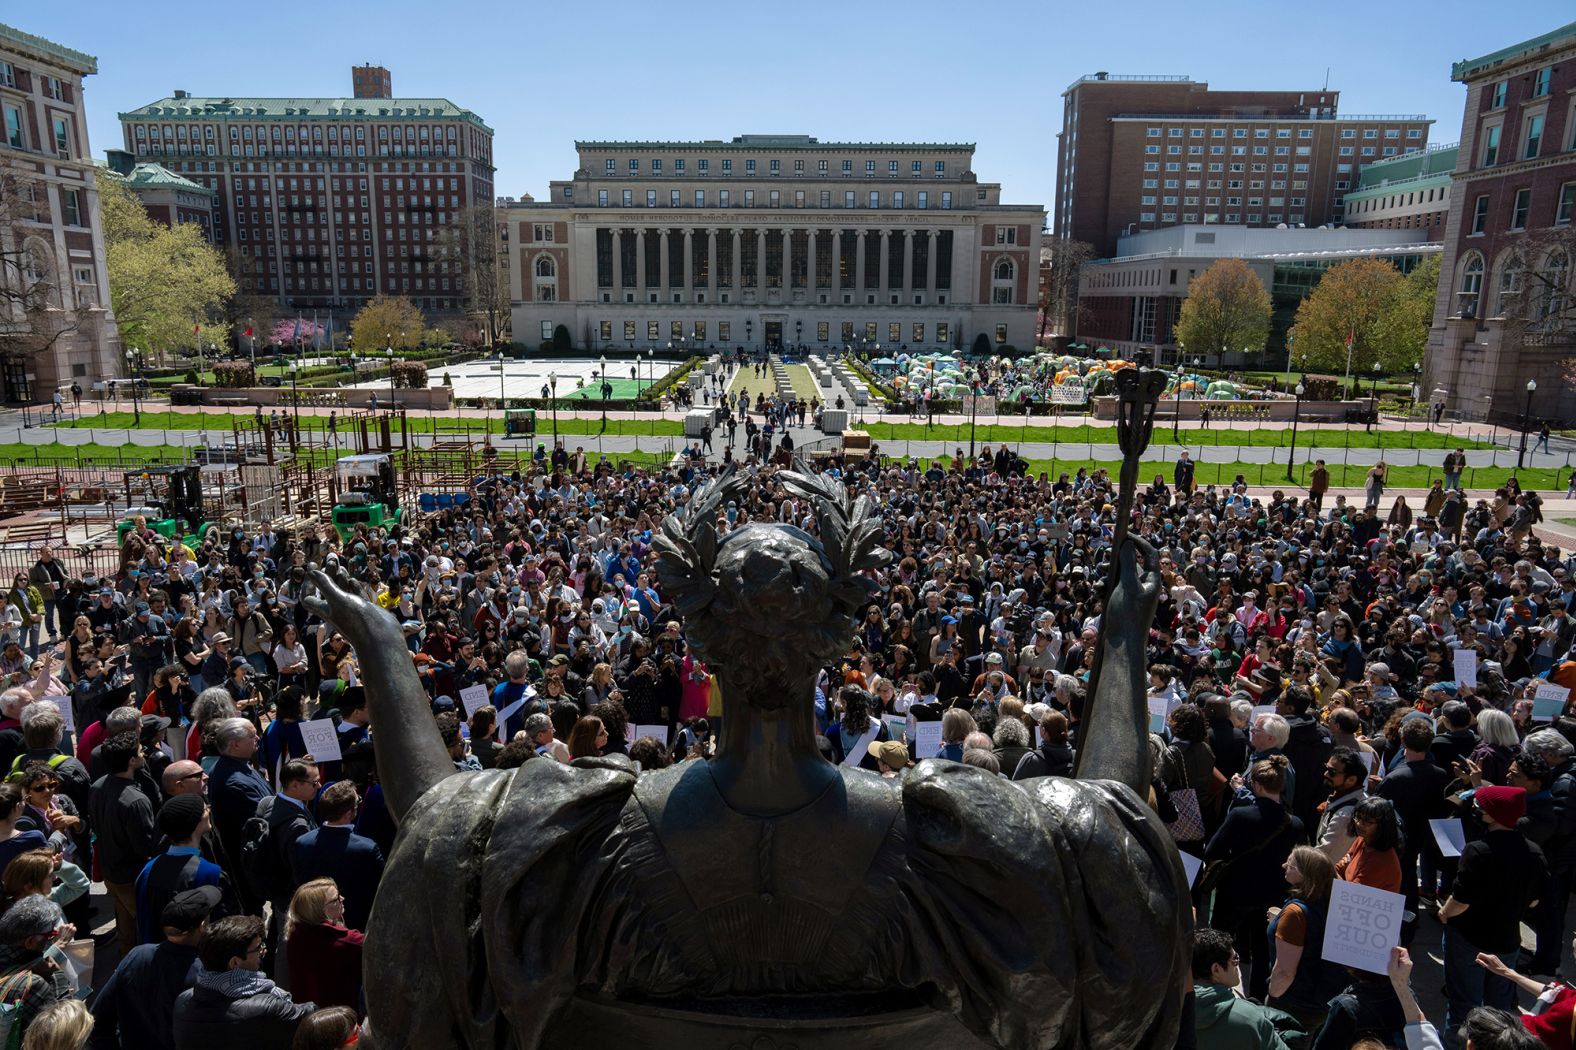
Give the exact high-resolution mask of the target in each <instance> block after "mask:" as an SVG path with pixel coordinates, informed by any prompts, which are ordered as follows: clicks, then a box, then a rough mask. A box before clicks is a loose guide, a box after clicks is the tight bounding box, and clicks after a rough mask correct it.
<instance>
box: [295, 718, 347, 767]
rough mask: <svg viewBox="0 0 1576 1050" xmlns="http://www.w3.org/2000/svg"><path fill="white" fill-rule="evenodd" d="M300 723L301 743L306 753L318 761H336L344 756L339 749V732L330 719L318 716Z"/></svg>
mask: <svg viewBox="0 0 1576 1050" xmlns="http://www.w3.org/2000/svg"><path fill="white" fill-rule="evenodd" d="M300 725H301V743H303V744H304V745H306V753H307V754H309V755H311V756H312V757H313V758H314V759H316V760H317V761H319V762H338V761H339V760H340V759H342V758H344V755H343V754H341V753H340V750H339V732H338V730H336V729H335V728H334V723H333V722H332V721H331V720H330V719H327V718H318V719H314V720H313V721H311V722H302V723H300Z"/></svg>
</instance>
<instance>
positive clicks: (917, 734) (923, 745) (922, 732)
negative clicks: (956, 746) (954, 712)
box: [914, 722, 941, 761]
mask: <svg viewBox="0 0 1576 1050" xmlns="http://www.w3.org/2000/svg"><path fill="white" fill-rule="evenodd" d="M940 751H941V723H940V722H916V723H914V758H915V759H916V760H919V761H923V760H925V759H927V758H935V757H936V755H937V753H939V752H940Z"/></svg>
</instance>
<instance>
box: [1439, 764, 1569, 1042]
mask: <svg viewBox="0 0 1576 1050" xmlns="http://www.w3.org/2000/svg"><path fill="white" fill-rule="evenodd" d="M1526 812H1527V793H1526V791H1525V790H1524V789H1522V788H1518V787H1500V786H1498V785H1489V786H1487V787H1481V788H1478V789H1477V790H1476V791H1474V792H1473V793H1472V815H1473V818H1474V819H1476V820H1477V821H1478V822H1479V823H1480V824H1481V826H1482V828H1483V830H1484V834H1483V835H1482V837H1481V838H1476V839H1473V840H1472V841H1470V842H1468V843H1467V844H1466V846H1464V847H1463V848H1462V850H1461V859H1460V860H1459V861H1458V862H1457V865H1456V879H1455V883H1454V884H1453V885H1452V886H1451V888H1450V896H1449V897H1448V898H1447V899H1446V900H1445V902H1444V903H1443V904H1441V905H1440V908H1439V921H1440V923H1441V924H1442V925H1443V926H1444V927H1445V938H1444V955H1445V959H1444V971H1445V1027H1446V1029H1447V1030H1450V1031H1454V1030H1455V1029H1456V1028H1458V1027H1459V1026H1460V1024H1461V1023H1462V1022H1463V1021H1464V1020H1466V1016H1467V1014H1468V1013H1469V1012H1471V1011H1472V1010H1473V1009H1474V1008H1476V1007H1479V1006H1493V1007H1498V1008H1499V1009H1501V1010H1514V1009H1515V1008H1516V987H1515V985H1514V984H1512V983H1511V982H1510V981H1508V980H1506V979H1505V978H1504V977H1501V976H1498V975H1496V974H1494V973H1491V972H1490V971H1489V970H1487V969H1485V968H1484V967H1482V966H1479V965H1478V963H1477V958H1478V955H1479V953H1488V954H1492V955H1497V956H1498V957H1499V958H1500V959H1502V960H1503V961H1504V963H1505V964H1506V965H1507V966H1511V967H1514V966H1515V965H1516V958H1517V956H1518V955H1519V954H1520V953H1521V916H1522V914H1523V913H1524V912H1525V911H1526V910H1527V908H1528V907H1529V906H1530V905H1532V904H1533V903H1535V902H1536V901H1537V900H1538V897H1539V894H1540V893H1541V892H1542V891H1543V889H1544V882H1545V881H1546V879H1547V878H1548V865H1547V864H1546V862H1545V860H1544V856H1543V851H1542V850H1541V849H1539V848H1538V847H1537V846H1536V845H1534V844H1533V843H1531V842H1528V841H1527V839H1526V838H1525V837H1524V836H1523V835H1522V834H1521V832H1519V831H1517V830H1516V822H1517V821H1518V820H1520V819H1521V818H1522V817H1523V816H1525V815H1526Z"/></svg>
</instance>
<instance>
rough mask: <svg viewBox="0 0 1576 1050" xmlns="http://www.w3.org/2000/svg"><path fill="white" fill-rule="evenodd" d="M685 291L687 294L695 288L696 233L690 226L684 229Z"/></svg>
mask: <svg viewBox="0 0 1576 1050" xmlns="http://www.w3.org/2000/svg"><path fill="white" fill-rule="evenodd" d="M683 232H684V290H685V292H686V293H688V292H691V291H693V290H694V288H695V231H694V230H692V229H690V228H689V227H688V226H686V227H684V231H683Z"/></svg>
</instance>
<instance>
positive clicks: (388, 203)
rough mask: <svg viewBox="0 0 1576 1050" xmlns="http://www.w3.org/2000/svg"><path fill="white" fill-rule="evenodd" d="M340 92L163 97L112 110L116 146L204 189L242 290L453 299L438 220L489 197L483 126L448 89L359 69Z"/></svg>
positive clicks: (454, 276) (320, 299)
mask: <svg viewBox="0 0 1576 1050" xmlns="http://www.w3.org/2000/svg"><path fill="white" fill-rule="evenodd" d="M353 73H354V80H355V92H356V95H355V97H352V98H235V97H202V98H197V97H193V96H192V95H189V94H188V93H187V92H185V91H176V92H175V93H174V94H172V95H171V96H169V97H168V98H162V99H159V100H158V101H157V102H151V103H149V104H148V105H146V106H139V107H138V108H137V109H134V110H132V111H131V112H129V113H122V114H120V121H121V126H122V129H123V131H124V133H125V148H126V150H127V151H128V152H130V153H131V154H132V155H133V156H134V157H135V158H136V160H137V161H138V162H148V161H151V162H155V163H158V164H161V165H163V166H164V167H165V168H167V169H168V170H170V171H172V172H174V173H175V174H177V175H179V176H181V177H182V178H185V179H188V180H190V181H192V182H195V183H197V184H198V185H200V186H205V187H207V188H208V189H210V190H212V191H213V192H214V195H215V196H214V200H213V209H214V214H213V222H212V228H213V233H214V240H215V242H216V243H218V244H220V245H222V246H225V247H227V248H228V247H233V248H235V249H236V250H237V251H238V252H239V254H240V255H241V257H242V260H243V268H242V273H241V274H240V275H239V280H240V284H241V290H242V292H244V293H249V294H254V295H265V296H271V297H273V298H275V299H277V300H278V301H279V302H280V303H281V304H283V305H285V306H289V307H293V308H295V309H302V308H306V309H327V308H342V309H345V310H355V309H358V308H359V307H360V306H361V305H362V304H364V303H365V302H366V301H367V300H368V299H370V298H372V297H373V296H376V295H398V296H405V297H408V298H410V299H412V300H414V301H415V302H416V303H417V305H419V306H421V307H422V308H423V309H424V310H429V311H435V312H443V311H452V310H457V309H459V308H460V307H461V305H462V303H461V298H462V295H463V291H464V281H463V278H462V277H461V274H460V268H459V264H458V263H457V262H456V261H453V260H448V259H445V258H442V257H440V254H441V253H440V252H439V251H437V245H435V244H434V241H435V240H436V239H438V238H439V237H440V235H441V233H442V231H443V230H445V229H446V228H447V227H448V226H450V225H451V224H453V223H455V222H458V221H459V219H460V216H461V213H462V212H463V211H464V210H465V209H466V208H468V207H470V206H471V205H472V204H475V203H483V204H490V203H491V202H492V199H493V155H492V134H493V133H492V129H491V128H489V127H488V126H487V125H486V124H485V123H483V121H482V119H481V117H479V116H477V115H476V114H475V113H473V112H471V111H470V110H468V109H464V108H462V107H460V106H457V105H455V104H454V103H453V102H451V101H449V100H448V99H446V98H390V97H386V96H385V95H382V94H377V92H380V91H387V90H392V84H391V80H390V77H389V73H388V71H387V70H386V69H382V68H381V67H365V66H363V67H357V68H356V69H355V70H354V71H353Z"/></svg>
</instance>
